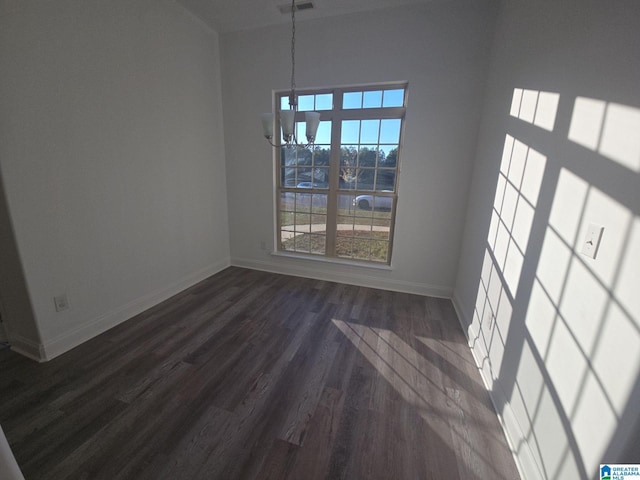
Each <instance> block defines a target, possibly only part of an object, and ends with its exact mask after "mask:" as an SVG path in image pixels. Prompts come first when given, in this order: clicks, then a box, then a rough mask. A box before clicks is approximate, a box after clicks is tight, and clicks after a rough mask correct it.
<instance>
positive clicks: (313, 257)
mask: <svg viewBox="0 0 640 480" xmlns="http://www.w3.org/2000/svg"><path fill="white" fill-rule="evenodd" d="M270 255H271V256H273V257H284V258H296V259H300V260H311V261H312V262H321V263H330V264H334V265H344V266H347V267H362V268H370V269H373V270H386V271H392V270H393V267H392V266H391V265H386V264H377V263H369V262H358V261H357V260H346V259H342V258H332V257H323V256H320V255H304V254H300V253H293V252H270Z"/></svg>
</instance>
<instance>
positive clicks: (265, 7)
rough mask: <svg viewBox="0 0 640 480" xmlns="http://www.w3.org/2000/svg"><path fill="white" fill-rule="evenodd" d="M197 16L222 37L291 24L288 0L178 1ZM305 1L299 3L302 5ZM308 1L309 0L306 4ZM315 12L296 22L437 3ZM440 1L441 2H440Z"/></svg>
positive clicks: (371, 1) (345, 5)
mask: <svg viewBox="0 0 640 480" xmlns="http://www.w3.org/2000/svg"><path fill="white" fill-rule="evenodd" d="M176 1H177V2H178V3H180V4H181V5H182V6H183V7H184V8H186V9H187V10H189V11H190V12H191V13H192V14H193V15H195V16H196V17H198V18H200V19H201V20H202V21H203V22H205V23H206V24H207V25H209V26H210V27H211V28H213V29H214V30H215V31H216V32H218V33H227V32H235V31H239V30H251V29H255V28H261V27H267V26H269V25H278V24H282V23H289V22H291V16H290V15H289V14H282V13H280V11H279V9H278V7H279V6H280V5H285V4H288V3H290V2H288V1H287V0H176ZM302 1H303V0H299V2H302ZM305 1H306V0H305ZM311 1H312V2H313V5H314V8H313V9H312V10H302V11H299V12H297V13H296V20H301V21H304V20H311V19H315V18H323V17H332V16H337V15H346V14H350V13H357V12H365V11H370V10H380V9H384V8H393V7H400V6H403V5H411V4H426V3H434V0H311ZM436 1H437V0H436Z"/></svg>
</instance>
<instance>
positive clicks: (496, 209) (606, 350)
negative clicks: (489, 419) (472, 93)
mask: <svg viewBox="0 0 640 480" xmlns="http://www.w3.org/2000/svg"><path fill="white" fill-rule="evenodd" d="M638 45H640V5H639V4H638V2H635V1H621V2H614V3H611V2H593V1H589V2H584V1H578V0H572V1H564V2H543V3H541V2H523V1H519V0H517V1H507V2H504V3H503V7H502V9H501V14H500V17H499V21H498V26H497V29H496V37H495V42H494V48H493V51H492V61H491V70H490V75H489V85H488V91H487V96H486V100H485V110H484V114H483V118H482V128H481V134H480V141H479V146H478V153H477V159H476V164H475V170H474V174H473V185H472V188H471V194H470V199H469V208H468V213H467V223H466V230H465V235H464V245H463V249H462V255H461V261H460V267H459V270H458V276H457V283H456V289H455V295H454V303H455V305H456V307H457V309H458V312H459V314H460V316H461V317H462V321H463V323H464V324H465V325H466V326H468V334H469V337H470V338H469V339H470V343H471V346H472V349H473V352H474V355H475V356H476V359H477V361H478V363H479V365H480V366H481V371H482V373H483V376H484V379H485V382H486V384H487V386H488V388H489V390H490V393H491V396H492V398H493V401H494V403H495V405H496V407H497V410H498V413H499V414H500V415H501V417H502V420H503V422H504V425H505V427H506V431H507V434H508V437H509V438H510V440H511V442H512V445H513V447H514V449H515V450H516V453H517V456H518V459H519V461H520V464H521V468H522V471H523V473H524V477H525V478H527V479H536V478H549V479H552V478H572V479H573V478H576V479H577V478H585V479H586V478H595V477H596V476H597V473H598V471H597V470H598V464H599V463H616V462H632V463H637V462H638V461H639V460H640V450H639V449H638V448H639V447H638V443H637V442H638V439H640V430H639V427H640V422H639V420H640V381H639V373H640V301H639V299H640V297H639V296H638V292H640V277H639V275H640V134H639V132H640V87H639V86H640V62H638ZM520 89H522V90H527V91H522V92H521V91H520ZM514 91H515V95H516V100H517V99H518V98H519V96H520V94H521V93H522V99H521V102H518V101H516V102H513V101H512V100H513V98H514ZM556 106H557V108H556ZM554 120H555V121H554ZM592 223H593V224H596V225H601V226H604V228H605V230H604V235H603V237H602V243H601V246H600V250H599V252H598V255H597V257H596V258H595V259H592V258H588V257H586V256H584V255H582V254H581V253H580V252H581V249H582V244H583V242H584V239H585V235H586V231H587V228H588V226H589V224H592ZM634 442H635V443H634ZM598 478H599V476H598Z"/></svg>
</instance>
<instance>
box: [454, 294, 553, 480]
mask: <svg viewBox="0 0 640 480" xmlns="http://www.w3.org/2000/svg"><path fill="white" fill-rule="evenodd" d="M451 301H452V303H453V308H454V309H455V311H456V314H457V315H458V321H459V322H460V327H462V331H463V332H464V334H465V336H466V337H467V345H469V347H470V350H471V355H473V360H474V361H475V362H476V366H477V367H478V371H479V372H480V377H481V378H482V382H483V383H484V386H485V388H486V389H487V391H488V392H489V398H490V399H491V403H492V405H493V410H494V411H495V412H496V415H497V417H498V421H499V422H500V426H501V427H502V430H503V431H504V435H505V437H506V439H507V444H508V445H509V450H511V454H512V455H513V459H514V460H515V463H516V467H517V469H518V473H520V477H521V478H522V479H523V480H534V479H535V480H542V479H543V476H542V474H541V473H540V469H539V467H538V465H537V463H536V461H535V460H534V459H535V456H534V455H533V450H532V449H531V445H530V444H529V442H528V441H527V437H526V436H525V435H524V433H523V432H522V428H521V427H520V426H519V424H518V421H517V418H516V415H515V413H514V411H513V409H512V407H511V404H510V403H509V402H508V401H506V399H504V398H503V399H502V401H499V400H500V399H498V398H496V396H497V395H498V394H500V393H501V391H500V392H497V391H496V390H495V389H496V384H495V383H494V382H492V379H491V378H486V376H485V370H484V369H483V368H482V366H483V364H484V361H485V360H486V359H487V358H488V352H486V351H485V350H484V347H483V346H482V344H481V343H480V342H475V344H472V342H471V339H472V338H477V336H478V334H479V332H477V331H476V330H475V328H474V327H473V323H472V318H473V317H472V316H471V315H469V313H468V312H467V311H466V310H465V309H464V307H463V306H462V302H461V301H460V298H459V297H458V295H457V293H456V292H454V293H453V297H452V299H451ZM497 404H501V405H504V407H503V411H502V413H499V412H498V409H497V408H496V405H497ZM507 417H509V419H510V421H507ZM515 445H520V447H519V450H518V449H516V448H515Z"/></svg>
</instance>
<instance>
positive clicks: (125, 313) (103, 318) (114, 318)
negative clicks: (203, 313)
mask: <svg viewBox="0 0 640 480" xmlns="http://www.w3.org/2000/svg"><path fill="white" fill-rule="evenodd" d="M229 265H230V262H229V259H228V258H227V259H224V260H223V261H220V262H218V263H215V264H212V265H209V266H208V267H206V268H203V269H201V270H198V271H197V272H194V273H192V274H190V275H186V276H185V277H183V278H181V279H179V280H178V281H176V282H174V283H172V284H171V285H169V286H167V287H164V288H161V289H159V290H156V291H155V292H151V293H149V294H147V295H144V296H143V297H140V298H137V299H135V300H133V301H131V302H129V303H127V304H125V305H122V306H121V307H118V308H116V309H115V310H112V311H110V312H107V313H105V314H103V315H100V316H98V317H96V318H94V319H93V320H90V321H88V322H86V323H84V324H83V325H81V326H80V327H78V328H75V329H73V330H70V331H67V332H64V333H62V334H60V335H58V336H57V337H55V338H53V339H51V340H49V341H46V342H44V344H43V345H39V347H40V348H39V349H38V355H39V357H37V356H36V355H34V353H35V352H34V351H33V349H29V350H27V349H25V348H23V347H19V348H15V347H16V345H14V344H12V348H14V350H16V351H17V352H19V353H23V354H25V355H26V356H28V357H30V358H35V359H36V360H38V361H41V362H42V361H48V360H51V359H53V358H55V357H57V356H58V355H61V354H63V353H65V352H67V351H69V350H71V349H72V348H74V347H77V346H78V345H80V344H82V343H84V342H86V341H87V340H90V339H91V338H93V337H95V336H97V335H100V334H101V333H103V332H106V331H107V330H109V329H111V328H113V327H115V326H116V325H118V324H120V323H122V322H124V321H126V320H128V319H130V318H132V317H134V316H136V315H138V314H139V313H142V312H144V311H145V310H148V309H149V308H151V307H153V306H155V305H157V304H159V303H161V302H163V301H164V300H166V299H168V298H170V297H172V296H174V295H176V294H177V293H180V292H181V291H183V290H185V289H187V288H189V287H191V286H193V285H195V284H196V283H198V282H201V281H202V280H204V279H205V278H208V277H210V276H211V275H214V274H216V273H218V272H219V271H221V270H223V269H225V268H227V267H228V266H229ZM12 342H13V343H15V341H14V339H13V338H12Z"/></svg>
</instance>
